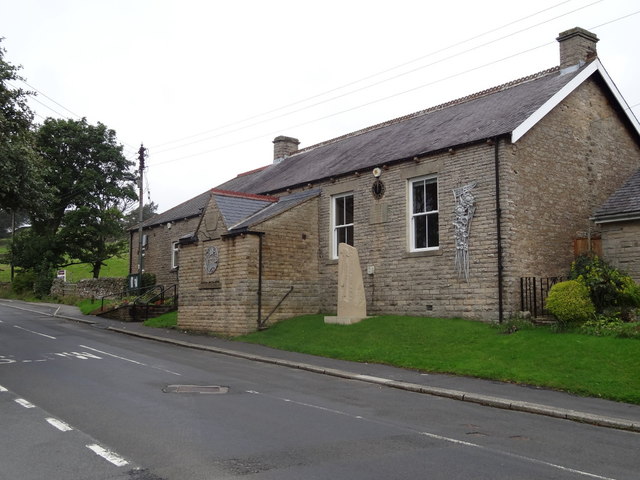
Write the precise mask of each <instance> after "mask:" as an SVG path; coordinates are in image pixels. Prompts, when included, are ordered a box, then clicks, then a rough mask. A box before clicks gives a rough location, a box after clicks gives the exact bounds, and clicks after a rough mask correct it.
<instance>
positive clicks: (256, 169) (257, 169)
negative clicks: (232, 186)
mask: <svg viewBox="0 0 640 480" xmlns="http://www.w3.org/2000/svg"><path fill="white" fill-rule="evenodd" d="M270 166H271V164H269V165H265V166H263V167H259V168H254V169H253V170H249V171H247V172H242V173H239V174H237V175H236V177H244V176H246V175H251V174H252V173H258V172H261V171H262V170H264V169H265V168H269V167H270Z"/></svg>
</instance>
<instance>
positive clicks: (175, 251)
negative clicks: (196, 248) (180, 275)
mask: <svg viewBox="0 0 640 480" xmlns="http://www.w3.org/2000/svg"><path fill="white" fill-rule="evenodd" d="M179 254H180V243H179V242H172V243H171V268H172V269H176V268H178V255H179Z"/></svg>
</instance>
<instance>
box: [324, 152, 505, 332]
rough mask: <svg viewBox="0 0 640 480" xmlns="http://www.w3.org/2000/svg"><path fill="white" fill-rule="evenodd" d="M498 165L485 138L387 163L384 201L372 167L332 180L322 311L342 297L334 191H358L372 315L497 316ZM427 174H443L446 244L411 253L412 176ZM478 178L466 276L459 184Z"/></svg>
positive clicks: (357, 242)
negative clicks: (456, 223) (457, 232)
mask: <svg viewBox="0 0 640 480" xmlns="http://www.w3.org/2000/svg"><path fill="white" fill-rule="evenodd" d="M493 164H494V149H493V146H491V145H488V144H486V143H484V142H483V143H480V144H476V145H471V146H468V147H466V148H462V149H459V150H456V151H451V152H443V153H440V154H437V155H432V156H429V157H425V158H420V159H417V160H415V161H411V162H405V163H403V164H400V165H396V166H390V167H389V168H383V171H382V175H381V176H380V180H381V181H382V182H383V183H384V185H385V194H384V196H383V197H382V198H381V199H376V198H374V196H373V195H372V185H373V182H374V181H375V178H374V176H373V175H372V173H371V171H369V170H368V171H363V172H359V174H357V175H353V176H351V177H349V178H343V179H339V180H337V181H335V183H333V184H329V185H326V186H325V187H324V188H323V194H322V197H321V198H320V217H319V220H320V221H319V225H320V272H321V281H320V282H321V292H322V297H321V300H322V305H321V306H322V309H323V311H325V312H327V313H335V310H336V301H337V296H336V295H337V285H336V284H337V275H338V265H337V260H333V259H332V258H331V251H332V250H331V248H332V245H331V244H332V232H331V218H330V217H331V201H332V195H337V194H343V193H348V192H353V195H354V217H355V218H354V246H355V247H356V248H357V249H358V254H359V256H360V262H361V266H362V270H363V276H364V285H365V292H366V296H367V308H368V313H369V314H383V313H394V314H408V315H423V316H424V315H434V316H444V317H451V316H463V317H473V318H482V319H486V320H491V319H495V318H497V310H498V307H497V295H498V294H497V271H498V269H497V261H496V248H497V247H496V245H497V244H496V227H495V185H494V175H493ZM381 167H383V166H382V165H381ZM425 175H430V176H431V175H433V176H435V177H437V182H438V211H439V237H440V239H439V248H438V249H437V250H434V251H427V252H420V253H412V252H410V246H409V225H410V221H409V212H408V204H409V203H408V202H409V180H411V179H413V178H417V177H421V176H425ZM474 182H475V183H476V186H475V187H474V188H473V190H472V194H473V196H474V197H475V204H476V211H475V214H474V217H473V219H472V224H471V230H470V242H469V259H470V262H469V263H470V268H469V281H468V282H467V281H466V280H465V278H464V276H462V277H461V276H459V275H458V273H457V271H456V268H455V252H456V244H455V239H454V227H453V219H454V203H455V202H454V195H453V189H454V188H457V187H461V186H463V185H467V184H470V183H474ZM371 271H373V273H372V274H370V273H368V272H371Z"/></svg>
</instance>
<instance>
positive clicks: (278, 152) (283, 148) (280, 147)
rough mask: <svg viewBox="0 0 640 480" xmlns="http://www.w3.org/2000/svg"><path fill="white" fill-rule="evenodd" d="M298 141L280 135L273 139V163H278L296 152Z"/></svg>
mask: <svg viewBox="0 0 640 480" xmlns="http://www.w3.org/2000/svg"><path fill="white" fill-rule="evenodd" d="M298 145H300V140H298V139H297V138H293V137H285V136H284V135H280V136H279V137H276V138H274V139H273V163H280V162H281V161H282V160H284V159H285V158H286V157H288V156H289V155H291V154H293V153H295V152H297V151H298Z"/></svg>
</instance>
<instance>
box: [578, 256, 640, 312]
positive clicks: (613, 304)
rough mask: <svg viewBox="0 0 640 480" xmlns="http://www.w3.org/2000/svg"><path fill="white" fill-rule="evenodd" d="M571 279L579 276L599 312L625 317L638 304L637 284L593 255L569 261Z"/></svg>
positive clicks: (639, 301)
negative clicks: (613, 313) (571, 262)
mask: <svg viewBox="0 0 640 480" xmlns="http://www.w3.org/2000/svg"><path fill="white" fill-rule="evenodd" d="M570 278H571V279H574V280H575V279H581V280H582V281H583V282H584V284H585V285H586V286H587V288H588V289H589V295H590V297H591V301H592V302H593V305H594V306H595V308H596V311H597V312H598V313H600V314H604V313H611V312H619V313H620V315H621V318H622V320H624V321H629V320H631V319H632V317H633V310H634V309H636V308H639V307H640V285H638V284H637V283H635V282H634V281H633V279H632V278H631V277H630V276H629V275H626V274H625V273H623V272H621V271H620V270H618V269H617V268H614V267H612V266H611V265H609V264H607V263H606V262H604V261H603V260H601V259H600V258H598V257H597V256H593V257H591V256H581V257H579V258H578V259H576V261H575V262H573V264H572V265H571V274H570Z"/></svg>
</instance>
